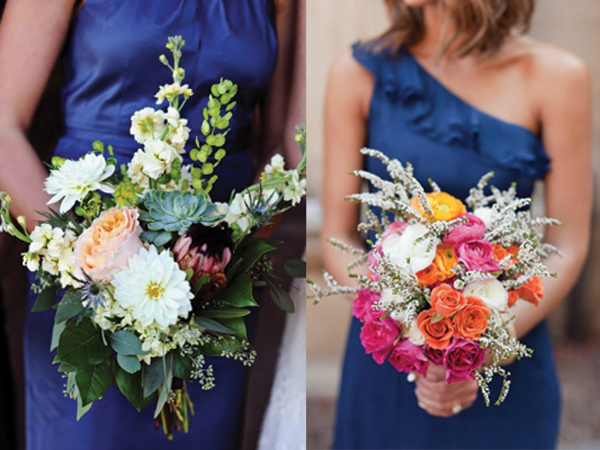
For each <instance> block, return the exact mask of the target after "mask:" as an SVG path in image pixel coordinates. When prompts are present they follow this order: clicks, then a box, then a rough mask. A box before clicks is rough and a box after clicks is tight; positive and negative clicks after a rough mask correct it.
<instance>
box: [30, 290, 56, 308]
mask: <svg viewBox="0 0 600 450" xmlns="http://www.w3.org/2000/svg"><path fill="white" fill-rule="evenodd" d="M55 300H56V286H48V287H46V288H44V290H43V291H42V292H40V293H39V294H38V296H37V299H36V300H35V303H34V304H33V308H31V311H32V312H41V311H48V310H49V309H50V308H51V307H52V305H54V301H55Z"/></svg>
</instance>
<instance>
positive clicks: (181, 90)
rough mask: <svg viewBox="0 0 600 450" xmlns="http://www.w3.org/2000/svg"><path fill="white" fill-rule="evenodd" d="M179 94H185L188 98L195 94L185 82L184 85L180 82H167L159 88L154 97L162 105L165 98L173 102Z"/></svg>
mask: <svg viewBox="0 0 600 450" xmlns="http://www.w3.org/2000/svg"><path fill="white" fill-rule="evenodd" d="M178 95H183V96H184V97H186V98H187V97H191V96H192V95H194V92H193V91H192V90H191V89H190V87H189V86H188V85H187V84H184V85H183V86H181V85H180V84H179V83H173V84H165V85H163V86H161V87H160V88H159V90H158V92H157V93H156V95H155V96H154V97H156V104H157V105H160V104H161V103H162V102H164V101H165V99H167V101H169V102H172V101H173V99H174V98H175V97H177V96H178Z"/></svg>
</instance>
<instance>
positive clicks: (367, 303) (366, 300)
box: [352, 289, 381, 322]
mask: <svg viewBox="0 0 600 450" xmlns="http://www.w3.org/2000/svg"><path fill="white" fill-rule="evenodd" d="M380 298H381V295H379V294H378V293H377V292H373V291H371V290H369V289H361V290H360V291H359V293H358V297H356V299H355V300H354V303H353V304H352V315H353V316H354V317H356V318H357V319H359V320H361V321H362V322H364V321H365V316H366V315H367V314H372V313H373V310H372V309H371V305H373V303H375V302H377V301H379V299H380Z"/></svg>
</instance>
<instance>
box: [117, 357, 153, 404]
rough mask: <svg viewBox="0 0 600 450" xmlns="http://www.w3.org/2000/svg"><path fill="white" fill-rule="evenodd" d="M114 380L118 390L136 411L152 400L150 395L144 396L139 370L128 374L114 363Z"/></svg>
mask: <svg viewBox="0 0 600 450" xmlns="http://www.w3.org/2000/svg"><path fill="white" fill-rule="evenodd" d="M115 381H116V383H117V387H118V388H119V390H120V391H121V392H122V393H123V395H124V396H125V397H127V400H129V403H131V404H132V405H133V407H134V408H135V409H137V410H138V411H141V410H142V409H144V408H145V407H146V406H148V404H149V403H150V402H151V401H152V395H149V396H148V397H144V388H143V385H142V372H141V371H140V372H137V373H135V374H130V373H127V372H126V371H125V370H123V369H122V368H121V367H119V366H117V365H115Z"/></svg>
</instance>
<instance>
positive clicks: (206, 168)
mask: <svg viewBox="0 0 600 450" xmlns="http://www.w3.org/2000/svg"><path fill="white" fill-rule="evenodd" d="M214 171H215V166H214V164H211V163H206V164H204V165H203V166H202V173H203V174H204V175H210V174H211V173H213V172H214Z"/></svg>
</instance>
